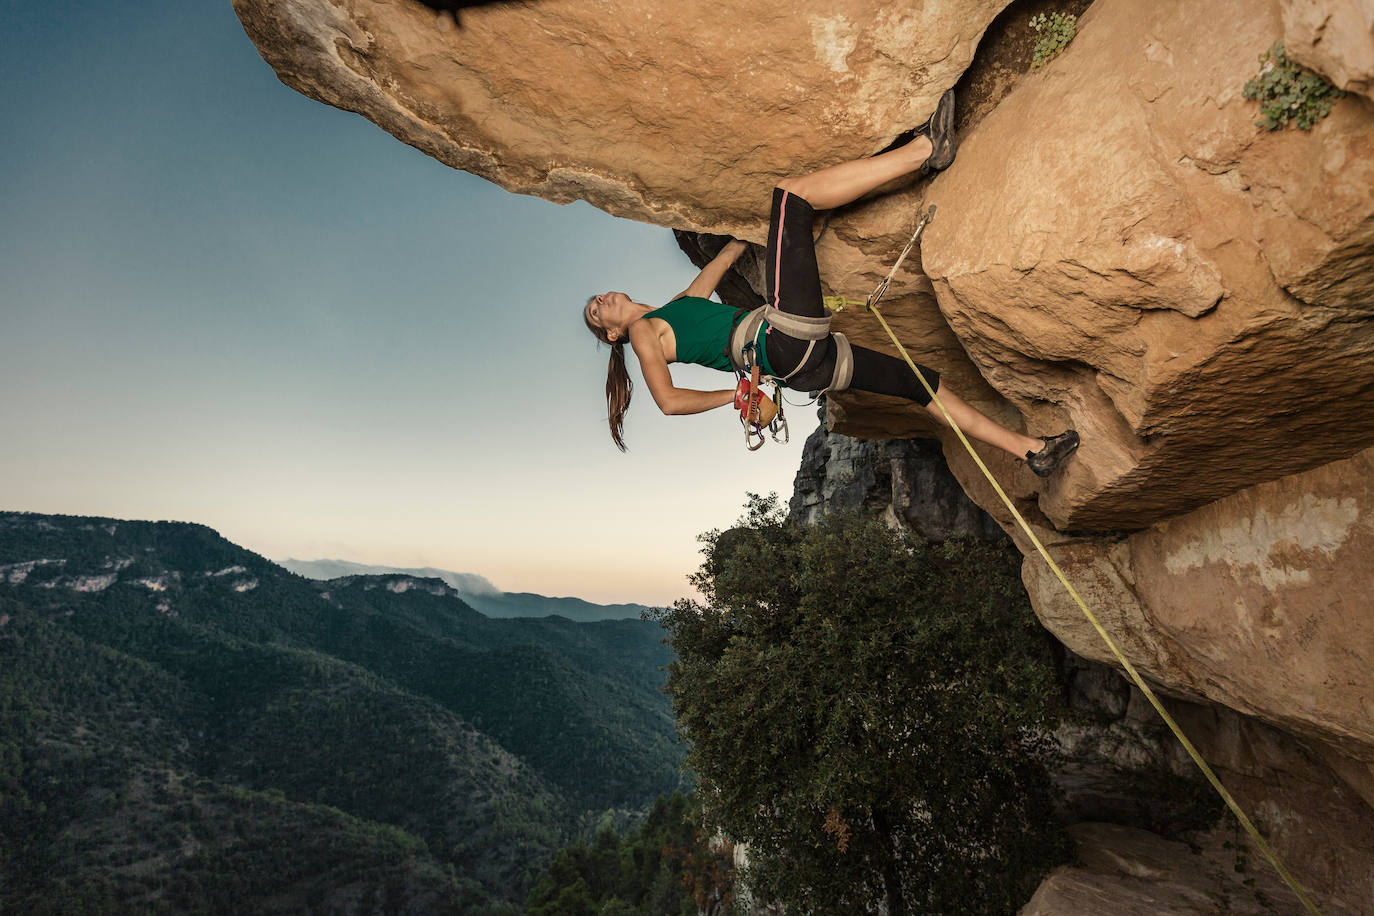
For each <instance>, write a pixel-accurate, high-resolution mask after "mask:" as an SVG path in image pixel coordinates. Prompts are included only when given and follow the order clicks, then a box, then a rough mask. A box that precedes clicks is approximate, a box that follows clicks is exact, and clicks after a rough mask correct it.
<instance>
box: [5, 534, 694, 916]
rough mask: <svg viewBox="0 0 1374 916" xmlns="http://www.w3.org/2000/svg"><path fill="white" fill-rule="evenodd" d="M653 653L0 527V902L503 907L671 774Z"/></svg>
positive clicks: (466, 612) (638, 639)
mask: <svg viewBox="0 0 1374 916" xmlns="http://www.w3.org/2000/svg"><path fill="white" fill-rule="evenodd" d="M669 659H670V655H669V652H668V650H667V648H666V647H665V646H663V645H662V641H661V630H659V628H658V626H657V625H656V624H653V623H650V622H646V621H640V620H608V621H600V622H594V623H576V622H572V621H570V620H567V619H564V618H559V617H544V618H538V619H529V618H523V619H492V618H490V617H488V616H485V615H483V614H481V613H479V612H477V611H475V610H474V609H473V608H472V607H470V606H469V605H468V604H467V603H466V601H465V600H464V599H463V598H461V597H460V596H459V594H458V592H457V590H456V589H454V588H452V587H451V586H450V585H449V584H448V583H446V582H444V581H443V580H441V579H438V578H425V577H419V576H412V575H404V574H388V575H381V576H376V575H368V576H362V575H357V576H345V577H340V578H336V579H333V580H331V581H328V582H319V581H313V580H307V579H302V578H301V577H299V576H297V575H295V574H293V573H290V572H288V571H287V570H285V569H283V568H282V567H280V566H278V565H276V564H274V563H272V562H270V561H268V560H266V559H265V558H263V557H261V556H258V555H257V554H254V553H252V552H250V551H247V550H244V549H243V548H240V547H237V546H236V545H234V544H231V543H230V542H228V541H226V540H224V539H223V538H221V537H220V536H219V535H218V534H216V533H215V532H214V531H212V530H211V529H209V528H207V527H205V526H203V525H195V524H189V523H178V522H132V521H119V520H114V519H104V518H84V517H73V516H40V515H33V514H29V513H5V512H0V824H4V825H5V826H4V828H3V829H0V911H3V912H9V911H14V912H35V913H37V912H54V913H57V912H86V911H95V910H100V911H121V910H122V911H132V910H139V911H173V912H176V911H211V910H213V911H224V912H231V911H237V912H268V911H271V912H304V911H314V912H335V911H344V910H349V911H353V910H354V909H355V907H354V903H356V902H357V901H359V900H362V901H372V903H369V904H366V905H365V906H363V908H362V909H361V910H360V911H362V912H373V911H375V912H382V911H384V910H385V911H388V912H389V911H392V910H395V911H403V912H434V913H450V912H451V913H473V914H478V913H488V912H490V913H496V912H503V913H504V912H509V910H508V909H506V908H508V907H510V906H513V905H518V904H519V903H521V902H522V901H523V900H524V895H525V893H526V892H527V891H528V889H529V886H530V885H531V883H532V882H533V880H534V878H535V876H536V875H537V874H538V872H539V870H540V869H541V868H542V867H543V865H544V864H545V863H546V862H547V859H548V857H549V856H550V855H551V854H552V851H553V850H554V849H555V848H557V847H558V846H559V845H562V844H563V843H566V842H567V841H568V840H570V839H571V838H573V837H575V836H577V835H579V833H580V832H581V831H582V830H585V829H586V827H587V825H589V824H591V823H594V822H595V821H596V820H598V819H599V818H601V817H603V816H604V812H606V811H608V810H609V809H616V810H618V811H622V812H623V811H625V810H643V809H644V808H646V807H647V806H648V805H649V804H651V803H652V802H653V800H654V799H655V798H656V797H657V796H658V795H659V794H663V793H666V792H671V791H672V790H673V789H675V788H677V787H678V786H679V785H680V784H681V782H682V776H681V774H680V772H679V770H678V762H679V761H680V759H681V749H680V747H679V745H678V744H677V741H676V736H675V733H674V730H673V721H672V714H671V710H670V709H669V707H668V702H667V698H666V697H664V696H663V695H662V694H661V693H660V691H659V688H660V686H661V684H662V681H663V666H664V665H666V664H667V663H668V661H669ZM616 816H617V817H623V816H624V815H623V814H621V815H616ZM93 908H94V909H93Z"/></svg>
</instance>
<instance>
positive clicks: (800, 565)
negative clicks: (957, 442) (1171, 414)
mask: <svg viewBox="0 0 1374 916" xmlns="http://www.w3.org/2000/svg"><path fill="white" fill-rule="evenodd" d="M703 541H704V543H705V545H706V546H705V548H704V551H703V552H704V554H705V562H704V563H703V565H702V568H701V571H700V572H699V573H698V574H697V576H696V577H695V579H694V584H695V585H696V586H697V588H698V589H699V590H700V592H701V594H702V595H703V597H704V602H695V601H685V600H684V601H680V602H678V604H677V605H675V606H674V607H673V608H672V609H671V610H666V611H663V612H662V613H661V618H662V622H663V624H664V626H665V627H666V628H667V630H668V631H669V633H670V635H671V642H672V645H673V648H674V649H675V650H676V653H677V656H678V660H677V661H676V662H674V663H673V664H672V665H671V666H670V668H669V679H668V690H669V692H670V695H671V696H672V699H673V709H674V712H675V713H676V716H677V721H678V727H679V729H680V731H681V732H682V733H683V735H684V737H685V738H686V740H687V741H688V742H689V743H690V750H689V752H688V762H689V765H690V766H691V767H692V769H693V770H694V771H695V772H696V774H697V777H698V779H699V789H698V791H699V792H700V794H701V797H702V800H703V804H704V806H705V808H706V810H707V813H708V817H709V819H710V820H711V822H712V823H715V824H718V825H719V826H720V827H722V828H723V829H724V832H725V833H726V835H728V836H729V837H730V838H731V839H733V840H735V841H737V842H745V843H747V844H748V846H749V854H750V859H751V867H750V871H749V875H748V878H747V880H748V883H749V884H750V887H751V890H752V891H753V892H754V894H755V895H756V896H757V897H759V898H761V899H777V900H781V901H782V902H783V903H784V905H785V906H786V908H787V909H788V910H789V911H790V912H815V913H819V912H836V913H838V912H873V911H877V910H878V909H879V908H880V907H886V908H887V912H889V913H891V914H893V916H901V914H904V913H915V912H937V913H938V912H978V913H1005V912H1013V911H1015V910H1016V909H1017V907H1019V906H1020V905H1021V904H1023V903H1024V902H1025V900H1026V899H1027V898H1028V897H1029V896H1030V894H1031V893H1032V892H1033V890H1034V888H1035V887H1036V885H1037V883H1038V882H1039V880H1040V879H1041V877H1042V876H1043V874H1044V873H1045V872H1046V871H1047V870H1048V869H1049V868H1051V867H1052V866H1053V865H1054V864H1056V863H1057V862H1059V861H1060V860H1061V858H1062V857H1063V855H1064V854H1065V851H1066V849H1067V841H1066V839H1065V837H1064V835H1063V833H1062V831H1061V830H1060V829H1059V828H1058V826H1057V825H1056V823H1055V821H1054V818H1053V815H1052V803H1053V799H1054V793H1053V790H1052V787H1051V784H1050V781H1049V777H1048V775H1047V772H1046V767H1045V765H1046V763H1047V762H1048V761H1049V759H1050V757H1051V754H1052V750H1051V744H1050V741H1049V739H1048V738H1047V737H1046V732H1047V729H1048V728H1049V727H1050V726H1051V725H1052V723H1053V722H1054V721H1055V720H1056V717H1057V697H1058V695H1059V690H1058V687H1057V686H1056V682H1055V677H1054V671H1053V667H1052V665H1051V663H1050V651H1051V650H1050V642H1049V640H1048V638H1047V637H1046V636H1045V634H1044V633H1043V631H1042V630H1041V629H1040V627H1039V625H1038V623H1037V622H1036V621H1035V618H1034V616H1033V615H1032V614H1031V611H1030V607H1029V602H1028V601H1027V599H1026V597H1025V591H1024V589H1023V588H1022V586H1021V582H1020V578H1019V575H1018V571H1019V567H1020V562H1019V561H1020V557H1019V556H1018V555H1017V553H1016V551H1015V550H1014V549H1012V548H1011V547H1009V546H1005V545H995V544H989V543H986V542H979V541H947V542H927V541H922V540H919V539H916V538H914V537H912V536H909V535H906V534H901V533H897V532H894V531H892V530H891V529H889V528H888V527H887V526H886V525H884V524H883V523H882V522H881V521H880V520H878V519H876V518H870V517H865V516H860V515H835V516H831V517H830V518H828V519H826V520H825V521H823V522H822V523H820V524H819V525H817V526H816V527H814V528H799V527H795V526H789V525H787V524H785V523H784V521H783V519H782V514H781V511H780V509H779V507H778V504H777V501H776V498H770V499H760V498H758V497H751V501H750V503H749V506H748V510H747V516H746V518H745V519H743V520H742V521H741V523H740V524H739V526H738V527H736V528H734V529H731V530H728V531H724V532H711V533H709V534H707V535H704V536H703Z"/></svg>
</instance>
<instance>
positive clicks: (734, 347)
mask: <svg viewBox="0 0 1374 916" xmlns="http://www.w3.org/2000/svg"><path fill="white" fill-rule="evenodd" d="M765 321H766V322H768V326H769V327H770V328H777V329H778V331H779V332H781V333H783V334H786V335H787V336H788V337H791V338H793V339H794V340H804V341H806V352H805V353H803V354H802V358H801V359H800V360H798V361H797V366H796V368H795V369H793V370H792V371H791V372H789V373H787V374H786V375H783V376H775V375H766V374H762V372H761V369H760V367H759V360H758V344H757V341H758V336H759V332H760V331H761V330H763V324H764V322H765ZM830 321H831V316H830V315H829V314H827V315H825V316H824V317H822V318H812V317H809V316H806V315H793V314H792V313H791V312H784V311H783V310H782V309H780V308H777V307H776V306H770V305H761V306H759V307H758V308H756V309H752V310H749V311H746V310H744V309H740V310H739V312H737V313H736V316H735V325H734V328H733V330H731V332H730V341H729V343H728V344H727V346H726V348H725V354H726V356H728V357H729V358H730V365H731V366H733V367H734V369H735V373H736V374H737V375H738V376H739V378H740V389H743V388H744V386H745V385H748V386H749V391H750V392H752V393H751V394H750V395H749V402H748V404H741V401H740V394H739V393H738V390H737V392H736V395H735V408H736V409H739V410H740V422H741V423H743V424H744V446H745V448H747V449H749V451H751V452H752V451H756V450H757V449H758V448H759V447H760V446H762V445H763V428H764V427H767V428H768V429H769V431H770V432H771V433H772V435H773V441H774V442H781V443H786V442H788V441H790V438H791V437H790V436H789V434H788V430H787V418H786V416H784V415H783V407H782V405H783V397H782V384H783V382H786V381H787V380H788V379H790V378H791V377H792V376H794V375H796V374H797V373H798V372H800V371H801V368H802V366H805V365H806V361H807V360H808V359H810V358H811V354H812V353H813V352H814V351H815V349H816V343H817V342H818V341H822V340H825V339H826V338H827V337H834V338H835V371H834V373H833V374H832V375H831V377H830V384H829V385H827V386H826V388H825V390H826V391H843V390H844V389H846V388H848V387H849V383H850V382H851V381H852V380H853V378H854V351H853V349H852V348H851V347H850V345H849V340H848V339H846V338H845V336H844V335H843V334H840V333H838V332H836V333H834V334H831V332H830ZM764 383H772V385H773V398H772V401H773V402H774V404H775V406H776V407H777V411H778V413H777V416H776V417H774V418H772V419H771V420H770V419H767V418H766V417H762V416H760V415H759V414H758V412H757V409H758V407H759V404H760V403H761V402H760V401H759V400H758V399H759V398H762V399H763V400H764V401H768V397H767V396H766V395H764V394H763V391H762V389H761V387H760V386H761V385H762V384H764ZM760 421H761V422H760ZM779 434H781V438H779Z"/></svg>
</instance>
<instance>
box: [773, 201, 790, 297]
mask: <svg viewBox="0 0 1374 916" xmlns="http://www.w3.org/2000/svg"><path fill="white" fill-rule="evenodd" d="M787 197H788V192H787V189H786V188H783V190H782V202H781V203H780V204H778V252H777V259H776V262H775V263H774V264H773V308H775V309H780V308H782V306H781V305H779V304H778V303H780V302H781V301H782V227H783V224H784V223H786V222H787V217H786V214H787Z"/></svg>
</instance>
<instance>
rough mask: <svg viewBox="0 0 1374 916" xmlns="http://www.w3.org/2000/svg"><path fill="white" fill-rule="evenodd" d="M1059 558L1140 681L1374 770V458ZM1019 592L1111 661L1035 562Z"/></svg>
mask: <svg viewBox="0 0 1374 916" xmlns="http://www.w3.org/2000/svg"><path fill="white" fill-rule="evenodd" d="M1050 552H1051V554H1052V555H1054V557H1055V561H1056V562H1057V563H1059V565H1060V566H1061V567H1062V568H1063V569H1064V572H1065V574H1066V575H1068V576H1069V578H1070V580H1071V581H1073V583H1074V586H1075V588H1077V589H1078V590H1079V592H1080V593H1081V594H1082V595H1083V598H1084V600H1085V601H1087V602H1088V604H1089V606H1090V607H1092V608H1093V609H1094V612H1095V613H1096V614H1097V615H1098V617H1099V619H1100V620H1101V621H1102V623H1103V625H1104V626H1105V627H1106V628H1107V630H1108V632H1109V633H1112V634H1114V638H1115V639H1116V640H1117V642H1118V644H1119V645H1121V647H1122V649H1123V651H1125V652H1126V654H1127V656H1128V657H1129V658H1130V659H1131V660H1132V662H1133V663H1134V664H1136V665H1137V666H1138V667H1139V668H1140V670H1141V673H1142V674H1145V675H1146V676H1147V677H1150V678H1151V679H1153V680H1155V681H1156V682H1158V683H1160V684H1165V685H1168V687H1169V689H1170V690H1172V691H1174V692H1176V693H1179V694H1186V695H1190V696H1193V697H1196V698H1207V699H1210V700H1214V701H1217V702H1221V703H1224V704H1225V705H1227V706H1229V707H1230V708H1232V709H1236V710H1239V711H1241V712H1245V713H1247V714H1251V715H1257V716H1260V717H1262V718H1263V719H1265V720H1266V721H1270V722H1275V723H1279V724H1281V725H1283V726H1284V727H1286V728H1288V729H1289V730H1291V731H1293V732H1295V733H1298V734H1304V735H1308V736H1311V737H1313V738H1317V739H1320V740H1321V741H1324V742H1327V743H1330V744H1332V745H1333V746H1335V747H1338V748H1340V749H1342V750H1343V752H1344V753H1347V754H1351V755H1353V756H1355V757H1358V758H1361V759H1364V760H1367V761H1374V614H1371V613H1370V598H1369V579H1370V568H1369V563H1370V557H1371V556H1374V449H1366V450H1365V451H1363V452H1361V453H1360V454H1359V455H1357V456H1355V457H1353V458H1348V459H1346V460H1344V461H1338V462H1334V463H1332V464H1329V465H1325V466H1323V467H1320V468H1317V469H1315V470H1312V471H1308V472H1306V473H1303V474H1298V475H1294V476H1291V477H1286V478H1284V479H1282V480H1276V481H1270V482H1268V483H1264V484H1260V485H1258V486H1255V487H1252V488H1249V489H1246V490H1242V491H1241V492H1239V493H1235V494H1233V495H1231V496H1228V497H1227V498H1225V499H1223V500H1220V501H1218V502H1215V503H1213V504H1211V505H1208V506H1204V507H1203V508H1201V509H1197V510H1194V511H1193V512H1190V513H1188V514H1186V515H1182V516H1178V517H1176V518H1173V519H1169V520H1168V521H1165V522H1161V523H1159V524H1157V525H1155V526H1153V527H1152V528H1150V529H1149V530H1147V531H1143V532H1140V533H1138V534H1134V535H1132V536H1130V537H1128V538H1125V539H1124V540H1120V541H1117V542H1115V543H1104V542H1101V541H1085V542H1067V543H1062V544H1060V545H1058V546H1055V547H1051V549H1050ZM1024 578H1025V581H1026V584H1027V587H1028V588H1029V589H1030V591H1031V596H1032V602H1033V603H1034V605H1035V608H1036V612H1037V613H1038V614H1039V615H1040V616H1041V619H1042V620H1044V621H1045V624H1046V626H1048V627H1049V628H1050V629H1051V630H1052V631H1053V632H1054V633H1055V635H1056V636H1058V637H1059V638H1060V639H1061V640H1062V641H1063V642H1064V643H1065V644H1066V645H1067V646H1069V648H1071V649H1073V650H1074V651H1075V652H1077V653H1078V654H1080V655H1082V656H1084V657H1086V658H1092V659H1096V660H1099V661H1107V660H1109V659H1110V655H1109V654H1108V651H1107V649H1106V647H1105V646H1104V645H1103V643H1102V640H1101V639H1100V637H1099V636H1098V635H1097V633H1096V632H1095V631H1094V630H1092V628H1091V627H1090V625H1089V624H1088V622H1087V620H1086V619H1085V618H1084V617H1083V615H1082V612H1081V611H1079V609H1078V607H1077V606H1076V605H1074V604H1073V603H1072V601H1071V600H1070V599H1069V598H1068V596H1067V595H1066V594H1065V593H1064V592H1063V589H1062V587H1061V586H1060V584H1059V582H1058V580H1057V579H1055V578H1054V577H1053V575H1052V573H1050V571H1049V569H1048V567H1046V566H1045V565H1044V563H1043V562H1042V561H1040V559H1039V558H1038V557H1029V558H1027V560H1026V564H1025V569H1024ZM1372 801H1374V800H1372Z"/></svg>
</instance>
